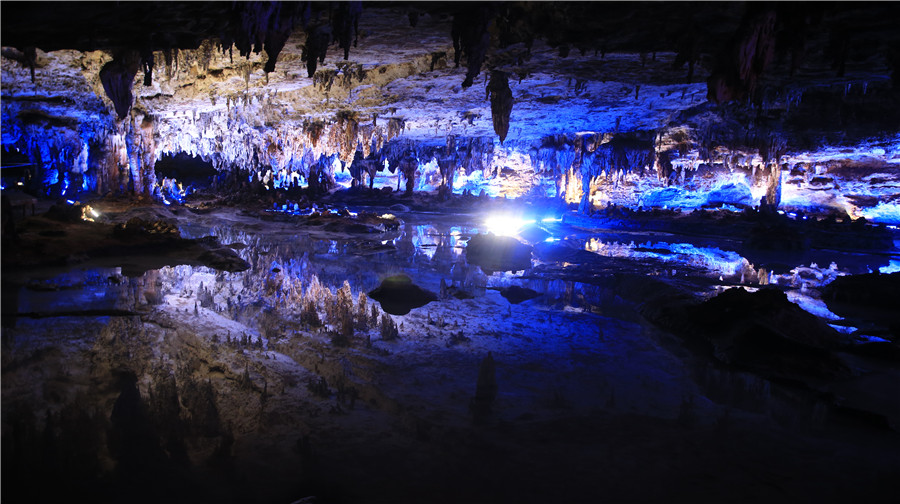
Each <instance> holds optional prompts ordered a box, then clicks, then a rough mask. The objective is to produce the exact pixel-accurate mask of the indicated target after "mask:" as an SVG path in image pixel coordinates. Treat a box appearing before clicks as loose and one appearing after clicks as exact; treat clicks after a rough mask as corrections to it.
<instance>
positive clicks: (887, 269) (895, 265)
mask: <svg viewBox="0 0 900 504" xmlns="http://www.w3.org/2000/svg"><path fill="white" fill-rule="evenodd" d="M898 271H900V259H891V262H890V263H888V264H887V265H886V266H882V267H880V268H878V272H879V273H881V274H883V275H888V274H890V273H896V272H898Z"/></svg>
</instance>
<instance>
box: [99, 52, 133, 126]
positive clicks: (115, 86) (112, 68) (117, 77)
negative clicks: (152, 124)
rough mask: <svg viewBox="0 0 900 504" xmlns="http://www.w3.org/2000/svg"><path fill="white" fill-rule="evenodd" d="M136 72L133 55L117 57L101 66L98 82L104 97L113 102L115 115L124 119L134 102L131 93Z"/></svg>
mask: <svg viewBox="0 0 900 504" xmlns="http://www.w3.org/2000/svg"><path fill="white" fill-rule="evenodd" d="M137 71H138V61H137V58H136V57H134V56H133V55H129V56H119V57H116V58H114V59H113V60H112V61H110V62H109V63H107V64H106V65H103V68H102V69H100V81H101V82H102V83H103V90H104V91H106V96H108V97H109V99H110V100H112V102H113V106H114V107H115V110H116V115H117V116H118V117H119V119H124V118H125V116H127V115H128V110H129V109H130V108H131V104H132V102H133V101H134V96H133V95H132V93H131V89H132V86H133V85H134V76H135V74H137Z"/></svg>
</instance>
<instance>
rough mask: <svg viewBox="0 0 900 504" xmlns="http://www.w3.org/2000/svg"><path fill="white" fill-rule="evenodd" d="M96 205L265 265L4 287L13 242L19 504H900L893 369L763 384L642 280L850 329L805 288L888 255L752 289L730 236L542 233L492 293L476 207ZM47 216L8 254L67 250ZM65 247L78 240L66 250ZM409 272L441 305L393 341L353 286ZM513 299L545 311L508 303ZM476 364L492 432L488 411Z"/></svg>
mask: <svg viewBox="0 0 900 504" xmlns="http://www.w3.org/2000/svg"><path fill="white" fill-rule="evenodd" d="M95 208H96V209H99V211H100V213H101V214H102V215H103V216H104V217H103V220H104V221H105V222H107V223H122V222H127V221H128V220H129V219H130V218H132V217H135V216H140V217H142V218H144V219H145V220H147V221H151V220H154V219H164V220H167V221H169V222H173V223H175V224H176V225H177V227H178V229H179V230H180V234H181V236H182V237H183V238H186V239H196V238H202V237H204V236H208V235H212V236H215V237H217V240H218V243H219V244H221V245H227V246H229V247H230V248H231V249H233V250H234V251H235V253H236V254H237V255H238V256H239V257H240V258H241V259H243V260H244V261H246V263H247V264H248V265H249V268H247V269H246V270H244V271H231V272H229V271H221V270H216V269H214V268H211V267H209V266H207V265H203V264H202V261H199V262H198V261H197V260H196V258H195V257H193V256H192V257H180V256H178V255H177V254H175V255H172V256H166V257H165V258H164V259H160V258H159V255H158V254H154V253H143V254H142V253H138V252H137V251H129V252H128V254H127V255H124V254H123V255H105V256H103V257H100V256H97V255H94V254H92V253H91V252H90V251H91V250H93V249H91V248H90V247H88V246H87V245H85V244H82V245H83V246H84V248H83V249H79V250H82V252H80V253H78V254H73V255H70V256H64V257H62V258H56V259H57V260H53V261H50V260H48V261H44V262H40V261H39V263H40V264H32V265H30V266H28V267H21V268H16V267H15V264H12V263H9V262H8V261H7V260H6V258H7V257H8V255H9V254H11V252H8V251H9V250H11V248H10V247H15V246H16V242H11V241H4V259H5V260H4V271H3V281H4V290H3V294H4V303H3V306H4V308H3V319H4V321H3V322H4V324H3V325H4V327H3V353H2V363H3V374H2V387H3V388H2V393H3V396H2V401H3V403H2V414H3V493H4V494H5V495H14V494H17V493H19V492H20V491H21V490H23V489H25V488H28V489H29V492H33V495H34V497H35V499H36V500H38V501H42V500H48V499H50V500H52V499H54V498H59V497H61V496H68V497H71V496H79V497H86V498H90V499H93V500H94V501H97V502H114V501H115V502H118V501H121V500H124V499H127V500H130V501H136V502H160V501H166V502H188V501H190V502H284V503H290V502H294V501H297V500H298V499H302V498H304V497H307V496H316V497H317V500H316V501H315V502H547V501H550V502H598V501H606V502H687V501H690V502H726V501H727V502H761V501H765V502H797V501H813V500H816V501H819V502H846V501H849V500H851V499H853V500H858V501H860V502H862V501H864V502H882V501H883V502H894V501H895V499H896V497H897V495H898V491H900V483H898V482H900V478H897V475H898V474H900V437H898V434H897V430H898V426H900V405H898V402H900V401H898V399H897V398H898V397H900V395H897V394H896V392H898V391H897V385H896V384H897V383H900V368H898V367H897V365H896V364H895V363H885V362H882V361H876V360H868V359H865V358H863V357H860V356H856V355H850V354H846V355H844V354H841V358H842V359H844V361H845V363H846V364H847V365H848V366H850V367H852V368H853V369H854V370H855V374H854V377H853V378H852V379H849V380H844V381H842V382H840V383H827V384H817V386H816V387H813V388H810V387H797V386H795V385H793V384H785V383H776V382H772V381H770V380H767V379H764V378H762V377H759V376H756V375H754V374H753V373H750V372H746V371H744V370H741V369H733V368H729V367H727V366H725V367H723V366H721V365H717V364H716V363H714V362H712V360H711V359H710V358H709V357H708V356H706V355H703V354H702V352H696V351H694V350H692V349H689V348H687V347H686V346H685V345H684V344H683V342H682V340H681V339H679V338H678V337H676V336H675V335H673V334H671V333H670V332H668V331H666V330H664V329H662V328H660V327H658V326H655V325H653V324H651V323H649V322H648V321H647V320H646V319H645V318H644V317H642V316H641V308H642V300H641V299H640V297H639V295H637V294H635V292H634V290H633V289H630V288H629V287H628V285H629V283H630V282H631V280H629V279H630V278H637V277H651V278H653V279H654V280H656V281H659V282H662V283H663V284H665V285H668V286H671V287H673V288H675V289H677V290H678V292H681V293H684V294H685V295H686V296H693V297H695V298H697V299H704V298H706V297H710V296H712V295H714V294H715V293H717V292H721V291H722V290H723V289H725V288H728V287H731V286H734V285H740V284H742V283H743V284H744V285H747V286H748V287H751V288H759V287H760V286H761V285H760V284H777V285H780V286H781V288H782V289H784V290H785V291H788V293H789V297H791V299H792V300H796V301H797V302H798V303H800V304H801V306H804V307H806V308H807V309H810V310H815V309H818V310H819V311H818V313H816V314H817V315H821V316H823V317H826V318H828V320H829V322H830V323H833V324H835V325H836V326H840V325H841V324H844V325H850V324H851V321H841V320H839V318H835V317H834V316H833V314H830V312H828V311H827V309H825V308H824V305H823V304H822V303H821V302H817V299H816V297H815V294H814V293H815V289H816V287H817V285H816V278H818V279H819V280H820V281H821V279H822V278H828V276H829V275H834V274H837V273H836V272H839V271H844V272H847V273H857V272H861V271H865V268H868V267H870V266H871V265H872V264H877V263H879V262H880V263H887V262H888V261H890V260H891V259H892V258H891V257H890V256H885V254H884V253H882V252H879V253H873V254H866V253H860V252H848V251H846V250H844V251H831V252H829V253H830V254H831V255H829V256H828V257H830V258H832V260H834V261H835V262H837V264H836V267H831V268H829V267H828V266H827V265H824V266H823V267H819V266H810V265H808V264H807V263H805V262H796V264H788V263H789V262H790V261H792V260H797V259H796V257H795V256H791V254H790V253H785V254H783V255H781V256H780V258H781V259H782V261H781V264H782V266H781V267H776V266H774V265H772V266H769V267H768V268H767V269H768V271H763V272H760V271H759V266H754V265H752V264H751V263H749V262H748V261H747V260H746V259H745V258H744V257H743V256H741V255H740V254H737V253H735V252H734V251H733V250H729V248H733V247H730V245H733V242H734V239H733V237H719V238H716V237H711V236H709V234H705V235H704V236H700V237H697V236H694V237H691V236H687V235H676V234H672V233H662V232H653V233H649V232H639V231H634V230H631V231H622V230H619V231H614V232H613V231H599V230H596V229H589V228H585V227H573V226H572V225H570V224H567V223H565V222H558V221H553V222H549V221H548V222H546V223H542V224H541V225H540V226H533V227H535V228H538V227H539V228H540V229H532V230H531V232H530V236H532V238H533V239H532V243H533V244H534V245H535V255H536V256H537V257H538V259H535V261H534V263H533V267H532V268H530V269H528V270H525V271H516V272H512V271H506V272H492V273H491V274H487V273H485V272H484V271H483V269H482V268H480V267H477V266H475V265H471V264H468V263H467V261H466V254H465V252H464V248H465V247H464V245H465V243H466V241H467V240H468V238H469V237H470V236H472V235H473V234H476V233H478V232H479V231H482V230H483V229H484V228H483V224H482V222H481V221H480V218H479V217H477V216H475V215H472V214H459V213H426V212H415V211H402V212H396V213H397V217H399V218H400V219H401V220H402V223H401V224H400V226H399V227H398V228H397V229H395V230H386V231H384V232H381V233H371V232H369V231H367V232H366V233H365V234H361V233H360V230H359V229H355V228H353V227H349V226H345V227H342V226H330V227H329V226H321V225H319V226H313V225H309V222H308V221H304V220H302V219H300V218H295V217H293V216H287V215H284V214H278V213H274V212H266V211H249V210H239V209H233V208H221V209H214V210H204V211H198V210H192V209H190V208H187V207H179V208H167V207H162V206H155V205H135V204H124V203H118V204H113V203H107V204H105V205H104V204H103V203H99V202H98V203H97V204H96V205H95ZM354 210H355V211H358V212H360V213H363V212H365V211H366V210H374V211H377V212H383V211H386V209H371V208H356V209H354ZM35 222H38V221H28V220H24V221H22V222H21V224H20V226H19V227H18V230H19V233H20V240H28V239H29V233H30V232H33V233H41V232H43V233H44V235H45V236H56V235H54V234H53V232H51V233H50V234H49V235H48V234H47V233H48V227H47V226H50V225H49V224H47V223H46V222H44V221H41V222H43V224H41V225H37V224H35ZM582 224H583V223H582ZM77 226H82V224H80V223H69V224H65V225H63V227H65V228H66V229H67V230H68V234H69V236H70V238H71V239H72V240H75V241H77V240H78V238H77V231H76V229H77ZM51 227H52V226H51ZM51 231H52V230H51ZM528 231H529V230H525V231H523V232H522V233H520V236H524V235H527V234H529V232H528ZM57 235H58V233H57ZM35 236H36V235H35ZM32 238H34V236H32ZM102 239H103V238H102V237H101V238H97V237H92V238H91V240H95V241H96V240H99V241H98V242H97V243H100V242H102ZM635 243H637V244H635ZM82 245H79V246H82ZM73 247H74V245H73ZM548 247H549V248H548ZM54 250H55V249H54ZM585 251H588V252H590V253H591V254H592V255H591V256H590V257H589V258H588V259H585V256H584V252H585ZM49 253H50V252H48V254H49ZM53 253H58V252H53ZM184 253H185V254H188V253H194V252H191V251H188V252H184ZM834 258H836V259H834ZM894 258H895V257H894ZM58 259H63V260H62V261H60V260H58ZM802 259H803V260H805V259H807V257H805V256H804V257H803V258H802ZM160 262H162V263H163V264H160ZM773 264H774V263H773ZM784 264H788V266H789V267H784ZM792 268H793V270H794V271H793V272H791V269H792ZM842 268H843V269H842ZM397 274H405V275H408V276H409V277H410V278H411V279H412V281H413V282H414V283H415V284H416V285H419V286H421V287H423V288H424V289H426V290H429V291H432V292H434V293H435V294H436V295H437V297H438V300H437V301H433V302H429V303H427V304H424V306H421V307H418V308H414V309H412V310H411V311H410V312H409V313H407V314H403V315H390V317H391V318H392V320H393V321H394V323H395V324H396V326H397V333H398V337H397V338H396V339H385V337H384V335H385V332H384V329H383V326H384V325H385V322H384V320H383V319H384V315H383V312H382V311H381V310H380V305H379V303H377V302H375V301H373V300H372V299H366V298H365V296H361V293H367V292H370V291H372V289H374V288H376V287H377V286H378V285H379V282H381V280H382V279H384V278H385V277H388V276H390V275H397ZM816 275H818V276H816ZM798 279H799V280H798ZM804 279H807V280H809V282H807V285H805V286H804V285H803V283H804ZM345 283H346V285H347V286H348V287H344V289H347V290H349V294H350V296H346V295H344V294H342V293H341V291H340V289H341V288H342V285H345ZM442 283H443V284H444V287H443V288H442ZM632 283H633V282H632ZM510 286H520V287H525V288H529V289H532V290H534V291H535V292H536V293H537V296H536V297H534V298H532V299H529V300H526V301H523V302H520V303H512V302H510V301H509V300H508V299H507V297H505V294H507V293H508V291H507V290H506V289H507V288H508V287H510ZM345 293H346V291H345ZM348 299H349V301H348ZM342 303H343V305H344V306H348V305H349V307H348V308H347V310H348V313H350V314H351V315H350V316H351V317H352V319H351V321H350V322H349V323H351V324H352V330H349V331H342V328H343V326H342V325H341V324H342V323H343V322H341V319H340V313H341V308H340V306H341V305H342ZM310 304H311V305H312V306H314V307H315V310H314V311H315V312H316V313H315V317H314V318H318V319H319V320H318V323H317V321H316V320H313V319H311V318H310V311H309V310H306V309H304V307H305V306H307V305H310ZM361 305H362V306H361ZM822 310H824V311H822ZM362 314H364V315H362ZM855 322H858V321H855ZM388 325H389V324H388ZM856 325H857V326H859V324H858V323H856ZM851 329H852V328H851ZM348 333H349V335H348ZM847 333H848V338H850V337H860V338H861V337H863V336H859V335H858V333H859V331H857V332H856V333H853V334H856V335H857V336H852V335H851V334H850V331H849V330H848V331H847ZM488 355H490V356H491V357H492V359H493V361H494V363H495V379H496V397H495V399H494V400H493V401H492V402H491V403H490V411H489V412H488V411H484V410H478V408H477V407H473V405H476V403H477V402H476V401H474V399H473V398H474V397H475V395H476V389H477V388H478V386H477V383H478V381H479V370H480V367H482V362H483V360H484V359H485V357H487V356H488ZM836 395H837V396H840V397H841V400H842V401H844V402H845V404H848V405H850V406H852V410H853V411H857V412H863V413H864V414H860V415H858V416H848V415H838V414H836V413H834V410H833V408H831V407H830V406H829V405H830V404H831V403H830V402H829V401H830V399H829V400H826V399H824V398H826V397H830V398H833V397H834V396H836ZM476 410H477V411H480V412H481V413H480V414H475V413H476V412H477V411H476ZM872 417H877V418H878V419H886V421H887V426H886V428H880V427H879V426H878V425H876V424H877V422H871V421H869V420H870V419H871V418H872ZM48 479H49V480H52V481H55V482H58V484H55V485H47V484H46V483H45V482H46V481H48ZM305 502H310V501H305Z"/></svg>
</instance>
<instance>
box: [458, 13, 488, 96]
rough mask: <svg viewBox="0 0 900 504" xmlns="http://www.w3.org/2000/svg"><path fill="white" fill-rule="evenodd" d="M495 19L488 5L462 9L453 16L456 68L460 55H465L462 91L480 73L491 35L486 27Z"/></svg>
mask: <svg viewBox="0 0 900 504" xmlns="http://www.w3.org/2000/svg"><path fill="white" fill-rule="evenodd" d="M494 17H495V13H494V12H493V9H492V7H491V6H489V5H485V4H478V5H472V6H467V7H464V8H463V10H461V11H459V12H457V13H456V14H455V15H454V16H453V25H452V28H451V38H452V39H453V49H454V56H453V60H454V63H455V64H456V66H457V67H458V66H459V61H460V58H461V56H462V53H463V52H465V54H466V67H467V69H468V70H467V72H466V78H465V80H464V81H463V83H462V87H463V89H465V88H467V87H469V86H471V85H472V84H473V83H474V82H475V77H477V76H478V74H479V73H481V65H482V63H484V58H485V55H486V53H487V50H488V46H489V45H490V41H491V35H490V32H489V31H488V26H489V25H490V24H491V21H492V20H493V18H494Z"/></svg>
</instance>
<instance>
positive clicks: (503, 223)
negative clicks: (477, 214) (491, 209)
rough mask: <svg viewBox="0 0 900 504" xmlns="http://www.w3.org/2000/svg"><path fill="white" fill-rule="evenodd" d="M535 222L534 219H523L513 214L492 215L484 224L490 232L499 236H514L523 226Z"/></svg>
mask: <svg viewBox="0 0 900 504" xmlns="http://www.w3.org/2000/svg"><path fill="white" fill-rule="evenodd" d="M535 222H536V221H535V220H534V219H522V218H520V217H513V216H511V215H492V216H490V217H488V218H487V219H485V221H484V225H485V226H486V227H487V230H488V232H490V233H494V234H495V235H497V236H513V235H516V234H518V233H519V231H520V230H521V229H522V228H523V227H525V226H527V225H529V224H534V223H535Z"/></svg>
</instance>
